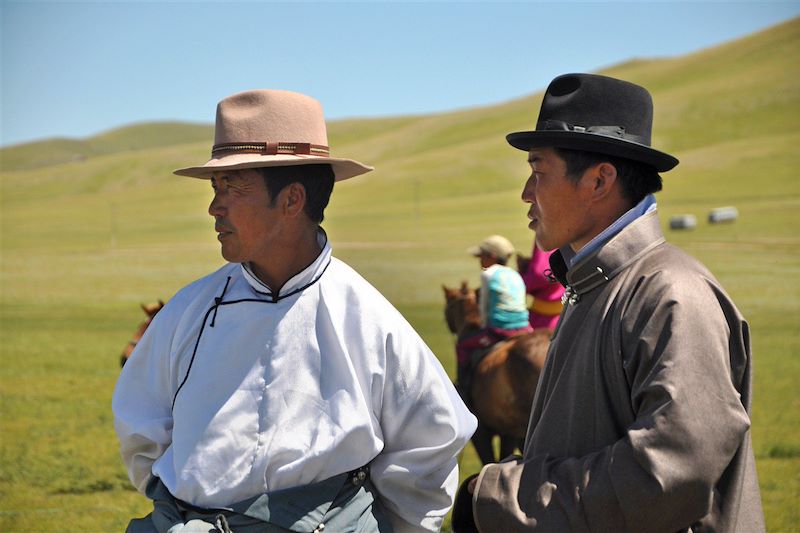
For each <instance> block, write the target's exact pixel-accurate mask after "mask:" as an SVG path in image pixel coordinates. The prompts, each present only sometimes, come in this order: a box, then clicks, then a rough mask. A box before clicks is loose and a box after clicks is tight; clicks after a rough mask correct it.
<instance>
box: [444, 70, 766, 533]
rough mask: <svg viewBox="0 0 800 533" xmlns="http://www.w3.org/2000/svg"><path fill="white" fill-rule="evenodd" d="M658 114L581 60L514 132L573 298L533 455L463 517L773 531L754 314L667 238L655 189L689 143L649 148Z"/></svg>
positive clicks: (558, 524) (488, 478) (539, 399)
mask: <svg viewBox="0 0 800 533" xmlns="http://www.w3.org/2000/svg"><path fill="white" fill-rule="evenodd" d="M652 118H653V102H652V98H651V96H650V93H649V92H648V91H647V90H646V89H644V88H643V87H641V86H639V85H636V84H633V83H629V82H626V81H622V80H618V79H614V78H610V77H607V76H600V75H593V74H567V75H563V76H559V77H557V78H555V79H554V80H553V81H552V82H551V83H550V85H549V86H548V88H547V91H546V92H545V95H544V98H543V101H542V104H541V109H540V112H539V118H538V122H537V124H536V129H535V130H534V131H525V132H517V133H511V134H509V135H508V136H507V140H508V142H509V143H510V144H511V145H512V146H513V147H515V148H518V149H520V150H524V151H525V152H527V156H528V161H529V163H530V166H531V170H532V174H531V176H530V177H529V178H528V180H527V182H526V184H525V186H524V188H523V192H522V199H523V201H525V202H527V203H528V204H530V209H529V211H528V218H529V219H530V224H529V227H530V228H531V229H532V230H534V231H535V232H536V242H537V244H538V245H539V246H540V247H541V248H543V249H545V250H557V251H556V252H555V253H553V255H552V256H551V258H550V265H551V269H552V272H553V274H554V275H555V277H556V278H557V279H558V280H559V282H560V283H561V284H562V285H564V286H565V289H566V292H565V297H566V298H565V299H566V303H565V306H566V307H565V310H564V313H563V314H562V315H561V319H560V320H559V324H558V327H557V329H556V331H555V333H554V336H553V339H552V341H551V344H550V348H549V351H548V354H547V360H546V362H545V367H544V370H543V372H542V376H541V378H540V380H539V384H538V387H537V390H536V396H535V398H534V400H533V406H532V411H531V419H530V425H529V426H528V434H527V437H526V441H525V446H524V452H523V456H522V457H510V458H507V459H506V460H504V461H502V462H500V463H497V464H490V465H487V466H485V467H483V469H482V470H481V472H480V474H479V475H477V476H476V477H473V478H472V479H469V480H467V481H465V483H464V484H462V487H461V490H460V492H459V495H458V497H457V502H456V509H455V510H454V513H453V514H454V517H453V525H454V530H455V531H456V532H461V531H474V530H475V529H477V530H479V531H503V532H508V533H513V532H521V531H526V532H527V531H590V530H591V531H618V532H625V531H630V532H657V531H658V532H661V531H663V532H667V531H668V532H675V531H681V532H685V531H718V532H734V531H741V532H748V533H754V532H760V531H764V528H765V526H764V515H763V512H762V508H761V497H760V492H759V486H758V478H757V474H756V468H755V460H754V455H753V447H752V442H751V438H750V399H751V353H750V334H749V328H748V325H747V322H745V320H744V318H743V317H742V315H741V314H740V313H739V311H738V310H737V308H736V306H735V305H734V303H733V301H732V300H731V299H730V297H729V296H728V295H727V294H726V292H725V291H724V289H723V288H722V287H721V286H720V284H719V282H718V281H717V280H716V279H715V278H714V276H713V275H712V274H711V273H710V272H709V271H708V270H707V269H706V268H705V267H704V266H703V265H701V264H700V263H699V262H698V261H697V260H696V259H694V258H692V257H691V256H689V255H688V254H686V253H685V252H683V251H682V250H680V249H679V248H677V247H675V246H672V245H670V244H668V243H666V242H665V239H664V235H663V233H662V230H661V224H660V222H659V218H658V212H657V210H656V200H655V196H654V195H653V193H655V192H657V191H659V190H661V187H662V179H661V176H660V175H659V173H660V172H666V171H668V170H671V169H672V168H673V167H675V166H676V165H677V164H678V160H677V159H676V158H675V157H673V156H671V155H669V154H667V153H664V152H661V151H658V150H656V149H654V148H652V147H651V145H650V139H651V131H652ZM686 177H687V178H688V176H686Z"/></svg>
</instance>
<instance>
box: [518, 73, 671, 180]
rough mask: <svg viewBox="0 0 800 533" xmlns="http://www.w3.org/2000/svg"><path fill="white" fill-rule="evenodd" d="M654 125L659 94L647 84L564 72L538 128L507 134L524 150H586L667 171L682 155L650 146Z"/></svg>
mask: <svg viewBox="0 0 800 533" xmlns="http://www.w3.org/2000/svg"><path fill="white" fill-rule="evenodd" d="M652 128H653V99H652V98H651V97H650V93H649V92H647V90H646V89H645V88H644V87H640V86H638V85H635V84H633V83H630V82H627V81H622V80H617V79H614V78H609V77H608V76H599V75H597V74H564V75H563V76H559V77H557V78H556V79H554V80H553V81H552V82H550V85H549V86H548V87H547V92H545V94H544V99H543V100H542V108H541V110H540V111H539V120H538V122H537V123H536V131H518V132H516V133H509V134H508V135H507V136H506V139H507V140H508V143H509V144H510V145H511V146H513V147H514V148H519V149H520V150H530V149H531V148H535V147H541V146H553V147H558V148H571V149H573V150H586V151H590V152H598V153H601V154H607V155H612V156H616V157H622V158H626V159H632V160H634V161H641V162H643V163H647V164H649V165H651V166H653V167H654V168H655V169H656V170H657V171H658V172H665V171H667V170H670V169H672V168H673V167H675V165H677V164H678V160H677V159H676V158H674V157H672V156H671V155H669V154H666V153H664V152H660V151H658V150H655V149H653V148H651V147H650V134H651V130H652Z"/></svg>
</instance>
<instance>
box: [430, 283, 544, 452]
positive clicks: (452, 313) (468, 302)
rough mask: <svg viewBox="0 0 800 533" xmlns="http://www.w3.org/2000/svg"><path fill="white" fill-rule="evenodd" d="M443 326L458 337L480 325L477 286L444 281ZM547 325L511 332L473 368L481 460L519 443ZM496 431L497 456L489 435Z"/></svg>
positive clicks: (540, 364)
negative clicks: (450, 284) (452, 285)
mask: <svg viewBox="0 0 800 533" xmlns="http://www.w3.org/2000/svg"><path fill="white" fill-rule="evenodd" d="M442 288H443V289H444V295H445V301H446V305H445V319H446V320H447V326H448V328H449V329H450V331H451V332H452V333H455V334H456V335H457V338H458V339H461V338H463V337H464V336H465V335H469V334H470V333H472V332H474V331H476V330H478V329H480V327H481V319H480V311H479V309H478V295H477V291H475V290H473V289H470V288H469V287H468V286H467V283H466V282H463V283H462V284H461V287H460V288H457V289H454V288H448V287H446V286H442ZM552 333H553V332H552V330H550V329H544V328H543V329H537V330H536V331H534V332H533V333H528V334H523V335H519V336H517V337H512V338H511V339H510V340H508V341H506V342H501V343H498V344H496V345H495V346H493V347H492V348H491V349H490V351H489V353H488V354H487V355H486V356H485V357H484V358H483V359H481V361H480V363H478V365H477V367H476V368H475V369H474V370H473V377H472V384H471V386H470V390H469V394H470V397H471V398H470V399H471V400H472V401H471V404H472V409H473V411H474V413H475V416H476V417H477V418H478V429H477V431H476V432H475V435H473V437H472V444H473V445H474V446H475V450H476V451H477V453H478V456H479V457H480V459H481V461H482V462H483V464H487V463H489V462H495V461H497V460H498V459H502V458H503V457H506V456H508V455H510V454H511V453H513V452H514V450H515V449H516V448H522V443H523V439H524V438H525V434H526V432H527V428H528V419H529V417H530V410H531V404H532V403H533V395H534V393H535V392H536V384H537V382H538V381H539V374H540V372H541V370H542V367H543V366H544V360H545V357H546V355H547V348H548V347H549V345H550V336H551V335H552ZM494 435H499V436H500V457H499V458H497V457H495V455H494V450H493V448H492V438H493V436H494Z"/></svg>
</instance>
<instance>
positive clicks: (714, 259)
mask: <svg viewBox="0 0 800 533" xmlns="http://www.w3.org/2000/svg"><path fill="white" fill-rule="evenodd" d="M798 65H800V19H797V20H792V21H790V22H787V23H785V24H782V25H780V26H777V27H774V28H771V29H769V30H767V31H765V32H761V33H759V34H756V35H753V36H750V37H747V38H745V39H742V40H739V41H736V42H732V43H729V44H726V45H723V46H719V47H716V48H713V49H709V50H704V51H701V52H698V53H695V54H691V55H688V56H684V57H679V58H671V59H663V60H652V61H644V60H634V61H630V62H627V63H625V64H622V65H619V66H617V67H613V68H610V69H608V70H606V71H604V72H603V73H605V74H609V75H612V76H619V77H622V78H625V79H629V80H631V81H634V82H637V83H641V84H643V85H645V86H646V87H648V88H649V89H650V90H651V92H652V93H653V97H654V100H655V105H656V116H655V135H654V145H655V146H657V147H659V148H662V149H664V150H665V151H668V152H670V153H674V154H675V155H676V156H677V157H678V158H679V159H680V160H681V164H680V165H679V166H678V167H677V168H676V169H675V170H674V171H671V172H669V173H667V174H665V175H664V181H665V190H664V191H663V192H662V193H660V194H659V195H658V201H659V210H660V212H661V216H662V221H663V223H664V225H665V228H666V222H667V220H668V219H669V216H670V215H672V214H677V213H693V214H695V215H696V216H697V217H698V221H699V224H698V227H697V229H696V230H694V231H690V232H671V231H667V237H668V239H669V240H670V241H672V242H674V243H676V244H678V245H680V246H681V247H683V248H685V249H687V250H688V251H689V252H690V253H692V254H694V255H695V256H697V257H698V258H700V259H701V260H702V261H703V262H705V263H706V264H707V265H708V266H709V267H710V268H711V269H712V270H713V271H714V272H715V274H716V275H717V276H718V278H719V279H720V281H721V282H722V284H723V285H724V286H725V287H726V288H727V289H728V291H729V292H730V293H731V294H732V296H733V297H734V299H735V300H736V302H737V304H738V305H739V307H740V308H741V310H742V312H743V313H744V315H745V316H746V317H747V318H748V320H749V321H750V323H751V326H752V334H753V343H754V351H755V357H756V362H755V393H754V397H755V405H754V409H753V435H754V444H755V448H756V453H757V464H758V468H759V474H760V478H761V484H762V496H763V499H764V505H765V510H766V513H767V519H768V524H769V529H770V531H797V530H798V529H797V524H798V523H800V511H798V509H800V505H799V504H800V502H799V501H798V500H799V499H800V399H799V398H800V396H799V395H798V394H797V392H796V383H797V380H798V378H800V362H798V359H797V357H796V354H797V353H800V322H799V321H798V318H797V317H798V316H800V217H798V216H797V213H798V210H800V181H799V180H798V179H797V176H796V175H795V174H796V169H797V168H798V167H800V153H799V152H798V149H797V147H798V146H800V120H798V119H800V76H799V75H798V74H800V72H798ZM532 89H533V88H532ZM542 89H543V88H542ZM221 96H222V95H221ZM540 101H541V93H537V94H535V95H532V96H530V97H527V98H523V99H519V100H515V101H511V102H505V103H500V104H498V105H495V106H490V107H484V108H475V109H466V110H460V111H456V112H451V113H442V114H436V115H426V116H413V117H397V118H387V119H376V120H350V121H339V122H334V123H332V124H331V125H330V126H329V136H330V144H331V146H332V147H333V153H334V155H342V156H348V157H353V158H356V159H359V160H361V161H364V162H366V163H369V164H372V165H374V166H375V167H376V169H377V170H376V171H375V172H372V173H370V174H368V175H366V176H363V177H359V178H356V179H353V180H349V181H346V182H342V183H341V184H338V185H337V187H336V191H335V192H334V197H333V201H332V204H331V206H330V208H329V209H328V212H327V213H326V222H325V224H324V226H325V228H326V229H327V231H328V233H329V235H330V237H331V239H332V242H333V245H334V252H335V253H336V255H338V256H339V257H340V258H342V259H344V260H345V261H347V262H348V263H350V264H352V265H353V266H354V267H355V268H356V269H357V270H359V271H360V272H361V273H362V274H363V275H364V276H365V277H367V278H368V279H369V280H370V281H372V282H373V284H375V285H376V286H377V287H378V288H379V289H380V290H381V291H382V292H384V294H386V295H387V296H388V297H389V299H390V300H392V301H393V302H394V303H395V304H396V305H397V306H398V307H399V308H400V309H401V310H402V311H403V312H404V313H405V314H406V316H407V317H408V318H409V319H410V320H411V322H412V323H413V324H414V325H415V327H417V328H418V330H419V331H420V333H421V334H422V335H423V337H424V338H425V339H426V341H427V342H428V343H429V344H430V345H431V347H432V348H433V350H434V352H436V353H437V354H438V355H439V356H440V358H441V360H442V361H443V364H444V365H445V367H446V368H448V370H451V369H452V367H453V360H452V359H453V347H452V339H451V338H450V336H449V334H448V333H447V331H446V328H445V325H444V322H443V319H442V301H441V300H442V297H441V289H440V285H441V284H442V283H448V284H454V283H457V282H458V281H460V280H461V279H468V280H470V281H471V282H472V283H473V284H474V283H476V282H477V279H478V266H477V263H476V262H475V260H474V259H473V258H471V257H469V256H468V255H467V254H466V253H465V249H466V248H467V247H468V246H469V245H472V244H474V243H475V242H477V241H478V240H479V239H481V238H483V237H484V236H486V235H488V234H490V233H501V234H504V235H506V236H508V237H509V238H510V239H511V240H512V241H513V242H514V243H515V244H516V245H517V247H518V248H519V249H520V250H522V251H525V252H528V251H529V250H530V247H531V244H532V235H531V234H530V232H529V230H527V229H526V223H527V220H526V218H525V212H526V208H525V206H524V205H523V204H522V203H521V201H520V200H519V195H520V191H521V187H522V183H523V182H524V179H525V178H526V177H527V173H528V169H527V164H526V162H525V154H524V153H523V152H520V151H517V150H514V149H512V148H511V147H509V146H508V145H507V144H506V142H505V139H504V136H505V134H506V133H508V132H511V131H518V130H526V129H531V128H532V127H533V126H534V121H535V117H536V114H537V113H538V107H539V103H540ZM323 104H324V102H323ZM209 105H210V106H213V105H214V102H209ZM212 129H213V128H212V127H211V126H209V125H200V126H197V125H174V124H155V125H139V126H135V127H131V128H122V129H120V130H116V131H114V132H109V133H108V134H106V135H103V136H99V137H96V138H92V139H87V140H84V141H68V140H59V141H43V142H41V143H32V144H28V145H21V146H17V147H12V148H7V149H3V150H0V166H1V167H2V172H0V207H1V213H0V224H1V225H0V228H1V230H0V231H1V232H2V233H1V234H0V235H1V237H2V242H1V247H2V256H1V257H0V275H1V276H2V277H1V278H0V289H2V308H1V309H0V313H1V314H0V349H1V350H2V353H1V354H0V357H2V364H0V435H2V439H0V496H2V498H0V502H2V503H0V529H2V530H16V531H42V530H45V531H51V530H59V531H67V530H69V531H72V530H79V529H80V530H98V531H100V530H102V531H111V530H120V529H122V527H123V524H124V523H125V521H126V520H127V518H128V517H129V516H130V515H131V514H135V513H140V514H143V513H144V512H146V507H147V505H146V502H144V501H143V500H142V498H140V497H139V496H138V495H137V494H136V493H135V492H133V491H131V489H130V488H129V486H128V483H127V479H126V476H125V473H124V471H123V469H122V466H121V465H120V464H119V463H120V462H119V459H118V455H117V448H116V441H115V438H114V435H113V431H112V428H111V417H110V405H109V403H110V397H111V391H112V390H113V386H114V382H115V379H116V376H117V374H118V363H117V355H118V353H119V352H120V351H121V349H122V347H123V345H124V344H125V343H126V342H127V341H128V339H129V338H130V335H131V334H132V333H133V330H134V329H135V326H136V324H137V323H138V321H139V320H140V319H141V318H142V315H141V311H140V310H139V308H138V305H139V303H140V302H148V301H152V300H155V299H157V298H163V299H167V298H169V297H170V296H171V295H172V294H173V293H174V292H175V291H176V290H177V289H178V288H180V287H181V286H183V285H185V284H186V283H188V282H189V281H191V280H193V279H196V278H197V277H199V276H201V275H203V274H205V273H207V272H209V271H210V270H212V269H214V268H216V267H218V266H219V265H221V264H222V260H221V259H220V257H219V253H218V245H217V244H216V242H215V239H214V234H213V227H212V221H211V218H210V217H209V216H208V215H207V214H206V207H207V204H208V202H209V200H210V189H209V186H208V183H207V182H205V181H200V180H192V179H188V178H179V177H176V176H173V175H171V171H172V170H173V169H175V168H178V167H181V166H185V165H188V164H194V163H197V162H202V161H205V159H206V158H207V156H208V152H209V149H210V144H211V136H212ZM722 205H735V206H736V207H737V208H738V209H739V212H740V219H739V220H738V221H737V222H735V223H733V224H729V225H713V226H712V225H709V224H707V223H706V222H705V216H706V214H707V213H708V211H709V209H711V208H713V207H717V206H722ZM462 465H463V473H464V474H468V473H470V472H471V471H473V470H475V469H476V468H477V460H476V458H475V455H474V453H473V452H472V450H471V448H468V449H467V452H466V453H465V454H464V458H463V460H462ZM31 507H32V508H33V509H34V510H33V512H31V511H30V510H29V509H30V508H31Z"/></svg>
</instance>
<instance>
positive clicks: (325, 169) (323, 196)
mask: <svg viewBox="0 0 800 533" xmlns="http://www.w3.org/2000/svg"><path fill="white" fill-rule="evenodd" d="M259 170H260V171H261V175H262V176H263V177H264V183H265V185H266V186H267V191H268V192H269V197H270V200H271V202H272V206H274V205H275V200H276V199H277V198H278V194H280V192H281V191H282V190H283V188H284V187H286V186H287V185H289V184H290V183H299V184H300V185H302V186H303V188H304V189H305V190H306V205H305V208H304V212H305V214H306V215H307V216H308V218H310V219H311V220H312V221H313V222H316V223H317V224H319V223H321V222H322V221H323V220H324V219H325V208H326V207H327V206H328V202H329V201H330V199H331V192H332V191H333V182H334V181H335V179H336V178H335V175H334V173H333V169H332V168H331V166H330V165H329V164H312V165H289V166H283V167H261V168H259Z"/></svg>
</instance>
